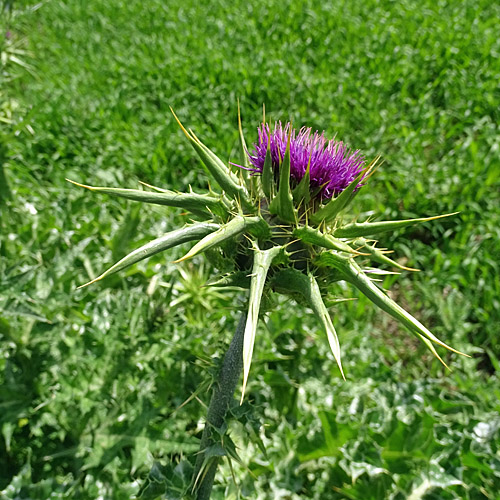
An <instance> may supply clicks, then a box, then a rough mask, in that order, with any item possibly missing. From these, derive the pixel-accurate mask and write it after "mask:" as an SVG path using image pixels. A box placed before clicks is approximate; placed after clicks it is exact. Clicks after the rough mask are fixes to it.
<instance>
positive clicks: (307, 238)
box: [293, 226, 357, 253]
mask: <svg viewBox="0 0 500 500" xmlns="http://www.w3.org/2000/svg"><path fill="white" fill-rule="evenodd" d="M293 236H294V237H295V238H298V239H300V240H302V241H303V242H304V243H309V244H310V245H317V246H320V247H323V248H328V249H330V250H338V251H339V252H347V253H357V252H356V251H355V250H353V249H352V248H351V247H350V246H349V245H348V244H347V243H345V242H343V241H342V240H339V239H338V238H335V237H333V236H332V235H330V234H326V233H323V232H321V231H320V230H319V229H314V228H313V227H310V226H301V227H297V228H295V229H294V230H293Z"/></svg>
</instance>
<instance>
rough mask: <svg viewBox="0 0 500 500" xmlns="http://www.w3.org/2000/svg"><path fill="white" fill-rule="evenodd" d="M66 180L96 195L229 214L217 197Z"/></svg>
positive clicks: (195, 210) (191, 210)
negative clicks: (112, 186) (155, 191)
mask: <svg viewBox="0 0 500 500" xmlns="http://www.w3.org/2000/svg"><path fill="white" fill-rule="evenodd" d="M66 180H67V181H68V182H71V184H75V186H79V187H83V188H85V189H89V190H90V191H94V192H96V193H102V194H107V195H110V196H117V197H119V198H126V199H128V200H134V201H140V202H142V203H153V204H155V205H164V206H168V207H178V208H183V209H184V210H189V211H190V212H195V213H199V212H202V213H205V214H206V213H210V211H211V210H216V211H218V212H220V211H221V210H223V211H224V212H226V213H227V209H226V208H225V207H224V205H223V203H222V202H221V199H220V197H216V196H211V195H205V194H195V193H189V194H187V193H176V192H174V191H168V190H162V191H161V192H157V193H152V192H150V191H141V190H140V189H122V188H108V187H96V186H87V185H86V184H80V183H78V182H75V181H72V180H69V179H66Z"/></svg>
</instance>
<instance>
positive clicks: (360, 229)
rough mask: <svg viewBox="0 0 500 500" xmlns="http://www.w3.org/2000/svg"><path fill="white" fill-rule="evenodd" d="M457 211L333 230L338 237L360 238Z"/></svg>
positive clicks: (363, 223)
mask: <svg viewBox="0 0 500 500" xmlns="http://www.w3.org/2000/svg"><path fill="white" fill-rule="evenodd" d="M457 213H458V212H453V213H451V214H444V215H436V216H435V217H423V218H419V219H407V220H389V221H379V222H361V223H353V224H348V225H346V226H344V227H340V228H338V229H336V230H335V231H334V232H333V235H334V236H337V237H338V238H358V237H360V236H373V235H375V234H379V233H383V232H385V231H395V230H396V229H402V228H404V227H408V226H413V225H415V224H419V223H420V222H427V221H430V220H435V219H441V218H443V217H450V216H452V215H456V214H457Z"/></svg>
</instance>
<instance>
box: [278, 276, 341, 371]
mask: <svg viewBox="0 0 500 500" xmlns="http://www.w3.org/2000/svg"><path fill="white" fill-rule="evenodd" d="M273 288H274V289H275V290H276V291H279V292H281V293H286V294H290V293H292V294H293V295H297V294H300V295H301V296H302V297H303V298H304V299H305V300H306V301H307V303H308V305H309V307H311V309H312V310H313V312H314V314H315V315H316V317H317V318H318V319H319V321H320V323H321V326H322V327H323V329H324V330H325V332H326V335H327V338H328V343H329V344H330V349H331V350H332V353H333V357H334V358H335V361H336V362H337V365H338V367H339V369H340V373H341V374H342V378H343V379H344V380H345V376H344V371H343V370H342V361H341V356H340V344H339V339H338V337H337V332H336V331H335V328H334V326H333V323H332V320H331V318H330V315H329V314H328V309H327V308H326V306H325V303H324V301H323V298H322V296H321V291H320V289H319V286H318V282H317V281H316V278H315V277H314V276H313V275H312V274H311V273H309V274H308V275H307V276H306V275H305V274H304V273H301V272H300V271H299V270H297V269H292V268H289V269H284V270H282V271H279V272H278V273H277V274H276V275H275V276H274V278H273Z"/></svg>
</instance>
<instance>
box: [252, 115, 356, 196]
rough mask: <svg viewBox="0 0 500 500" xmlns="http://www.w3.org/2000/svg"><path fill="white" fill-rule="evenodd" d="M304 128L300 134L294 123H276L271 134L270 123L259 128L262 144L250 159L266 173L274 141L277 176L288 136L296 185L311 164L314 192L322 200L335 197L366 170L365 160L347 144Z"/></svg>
mask: <svg viewBox="0 0 500 500" xmlns="http://www.w3.org/2000/svg"><path fill="white" fill-rule="evenodd" d="M311 132H312V129H311V128H306V127H302V128H301V129H300V130H299V131H298V132H297V130H295V129H292V126H291V124H290V123H287V124H286V125H285V126H284V127H283V125H282V124H281V122H279V123H275V125H274V130H273V131H271V129H270V127H269V124H267V123H263V124H262V125H261V126H260V127H259V141H258V142H257V143H254V145H253V150H252V151H249V152H248V157H249V159H250V162H251V164H252V165H253V167H254V168H252V169H251V170H252V171H254V172H256V173H262V169H263V167H264V160H265V158H266V152H267V145H268V142H269V138H270V141H271V160H272V168H273V170H274V172H275V174H277V172H278V171H279V167H280V164H281V161H282V160H283V157H284V156H285V152H286V145H287V141H288V136H289V135H290V134H291V139H290V177H291V180H292V184H298V183H299V182H300V180H301V179H302V178H303V177H304V174H305V173H306V169H307V165H308V164H309V161H310V162H311V164H310V171H309V173H310V186H311V192H313V193H315V192H317V196H319V197H321V198H327V199H328V198H332V197H333V196H337V195H338V194H339V193H341V192H342V191H343V190H344V189H345V188H346V187H347V186H348V185H349V184H350V183H351V182H352V181H353V180H354V179H355V178H356V176H358V175H359V173H360V172H361V171H362V170H363V166H364V164H365V157H364V156H363V155H362V154H361V153H360V151H359V150H356V151H354V152H353V151H352V150H351V149H349V148H348V147H347V146H346V145H345V144H344V143H343V142H341V141H335V139H331V140H327V139H326V137H325V133H324V132H322V133H321V134H320V133H319V132H318V131H316V132H314V134H312V133H311Z"/></svg>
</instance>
